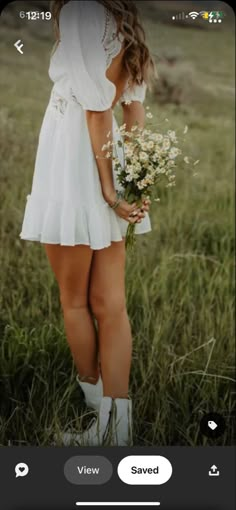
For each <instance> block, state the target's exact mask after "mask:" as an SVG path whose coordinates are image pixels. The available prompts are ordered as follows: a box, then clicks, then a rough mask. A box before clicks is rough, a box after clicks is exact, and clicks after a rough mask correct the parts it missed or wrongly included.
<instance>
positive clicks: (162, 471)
mask: <svg viewBox="0 0 236 510" xmlns="http://www.w3.org/2000/svg"><path fill="white" fill-rule="evenodd" d="M172 471H173V470H172V465H171V463H170V461H169V460H168V459H166V458H165V457H162V456H161V455H130V456H129V457H125V458H124V459H122V460H121V461H120V463H119V465H118V469H117V472H118V476H119V478H120V479H121V480H122V482H124V483H127V484H128V485H162V484H163V483H166V482H168V480H169V479H170V477H171V475H172Z"/></svg>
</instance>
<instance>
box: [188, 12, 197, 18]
mask: <svg viewBox="0 0 236 510" xmlns="http://www.w3.org/2000/svg"><path fill="white" fill-rule="evenodd" d="M198 15H199V12H195V11H192V12H189V16H190V18H192V19H196V18H197V17H198Z"/></svg>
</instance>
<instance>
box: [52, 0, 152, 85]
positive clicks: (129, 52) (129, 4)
mask: <svg viewBox="0 0 236 510" xmlns="http://www.w3.org/2000/svg"><path fill="white" fill-rule="evenodd" d="M68 1H69V0H53V1H51V4H50V7H51V12H52V19H53V25H54V33H55V37H56V46H57V44H58V42H59V40H60V30H59V16H60V11H61V9H62V7H63V5H65V4H66V3H68ZM87 1H89V0H87ZM97 1H98V2H99V3H100V4H102V5H103V6H104V7H105V8H106V9H108V10H109V11H110V12H111V13H112V14H113V15H114V17H115V19H116V22H117V34H118V33H119V32H121V33H122V34H123V36H124V48H125V52H124V57H123V59H124V66H125V68H126V70H127V71H128V73H129V76H131V81H132V82H133V83H137V84H141V83H142V82H143V81H145V82H146V83H147V84H148V86H149V87H150V88H151V87H152V83H153V81H154V80H155V78H156V77H157V73H156V67H155V63H154V60H153V58H152V56H151V54H150V51H149V49H148V47H147V44H146V42H145V32H144V29H143V27H142V25H141V22H140V19H139V14H138V9H137V7H136V5H135V2H134V1H133V0H97Z"/></svg>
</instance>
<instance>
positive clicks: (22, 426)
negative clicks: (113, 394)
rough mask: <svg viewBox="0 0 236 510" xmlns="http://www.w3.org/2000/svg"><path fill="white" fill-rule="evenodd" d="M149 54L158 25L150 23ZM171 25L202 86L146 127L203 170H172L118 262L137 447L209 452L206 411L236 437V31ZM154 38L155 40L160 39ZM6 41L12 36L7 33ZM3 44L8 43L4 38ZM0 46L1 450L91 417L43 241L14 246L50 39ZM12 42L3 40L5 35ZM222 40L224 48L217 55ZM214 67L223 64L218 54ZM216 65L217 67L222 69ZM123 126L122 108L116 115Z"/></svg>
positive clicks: (38, 440) (155, 109)
mask: <svg viewBox="0 0 236 510" xmlns="http://www.w3.org/2000/svg"><path fill="white" fill-rule="evenodd" d="M148 27H149V30H148V34H149V40H150V44H151V45H152V48H153V51H154V52H161V50H162V49H163V50H164V49H165V45H166V41H167V30H166V28H165V26H162V25H160V26H158V30H157V25H156V24H155V30H154V24H152V23H151V21H149V25H148ZM3 31H4V29H3V30H2V32H3ZM196 32H197V31H191V30H188V31H187V32H186V30H185V29H183V28H174V27H173V28H170V27H168V45H169V46H170V47H171V46H172V47H173V46H174V45H175V44H176V42H177V44H178V45H179V47H180V49H181V50H182V51H183V52H184V54H185V56H186V58H187V59H189V61H191V62H192V64H193V65H194V67H195V78H196V81H197V82H198V84H199V83H200V84H201V85H202V86H201V87H198V88H197V89H196V91H195V92H196V93H195V94H193V95H192V101H191V102H190V103H188V104H186V105H180V106H178V107H177V106H175V105H168V104H167V105H165V106H158V104H157V103H156V101H155V98H154V97H152V96H150V95H149V96H148V100H147V103H148V104H149V105H150V107H151V111H152V113H153V114H154V119H155V122H156V123H157V124H158V125H159V126H160V125H161V127H162V125H164V126H165V122H166V121H165V118H168V121H169V125H170V126H171V127H172V128H175V129H176V130H177V131H179V132H180V133H182V131H183V129H184V126H185V125H186V124H187V125H188V126H189V135H188V138H187V142H186V144H185V146H184V150H185V151H186V154H190V155H191V156H193V158H194V159H200V163H199V166H198V167H196V168H198V175H197V176H195V177H193V173H192V172H191V171H190V170H189V167H188V166H186V167H181V168H179V170H178V178H177V186H176V188H175V189H174V190H169V191H167V190H166V189H164V190H161V191H160V196H161V202H160V204H158V205H157V204H155V203H154V204H153V207H152V212H151V215H152V226H153V230H152V232H151V233H150V234H147V235H145V236H140V237H139V238H138V240H137V250H136V253H135V255H132V257H131V256H130V257H128V259H127V273H126V278H127V304H128V311H129V316H130V320H131V325H132V330H133V339H134V352H133V364H132V373H131V396H132V397H133V399H134V442H135V444H139V445H152V444H156V445H171V444H187V445H200V444H201V445H203V444H211V441H210V440H208V439H206V438H204V437H203V436H202V435H201V433H200V431H199V421H200V419H201V417H202V416H203V414H204V413H206V412H208V411H213V410H214V411H217V412H220V413H222V414H224V415H225V417H226V421H227V430H226V432H225V434H224V436H223V438H220V439H219V440H218V442H217V444H230V443H231V441H232V437H233V430H232V421H231V419H230V416H231V414H232V411H233V406H234V401H233V379H234V367H233V366H234V333H233V310H234V308H233V281H234V280H233V260H234V257H233V255H234V224H233V218H234V215H233V212H234V190H233V167H234V153H233V145H234V136H233V126H234V119H233V114H232V109H233V94H232V86H233V55H232V48H233V34H232V33H231V32H230V31H227V32H224V33H222V32H220V35H219V34H218V37H216V35H215V33H212V31H207V32H203V31H201V41H200V48H204V55H206V58H207V62H208V64H207V65H206V61H205V59H203V58H202V57H201V55H200V54H199V45H198V46H197V44H196V41H197V35H196ZM157 33H158V37H157ZM7 34H8V35H7ZM3 35H4V34H3ZM5 36H6V37H5V38H4V37H2V42H1V46H2V48H1V50H3V51H1V55H2V57H1V69H2V72H1V78H0V80H1V81H0V85H1V105H2V106H1V109H0V126H1V139H0V157H1V206H0V228H1V233H0V235H1V245H0V257H1V280H0V286H1V316H0V327H1V344H0V399H1V400H0V405H1V408H0V444H1V445H6V444H15V445H24V444H27V445H49V444H51V443H52V438H53V436H54V434H55V432H57V431H59V430H66V429H67V428H69V427H71V426H74V427H78V426H80V425H81V416H84V418H85V420H86V419H87V418H89V416H88V411H86V409H85V407H84V404H83V400H82V396H81V394H80V392H79V389H78V387H77V384H76V382H75V370H74V367H73V365H72V360H71V356H70V352H69V349H68V346H67V344H66V339H65V333H64V327H63V322H62V314H61V310H60V304H59V296H58V288H57V285H56V283H55V280H54V277H53V275H52V272H51V270H50V268H49V265H48V262H47V260H46V256H45V254H44V251H43V249H42V247H41V246H40V245H39V244H38V243H30V242H23V241H20V239H19V232H20V230H21V223H22V219H23V212H24V206H25V197H26V195H27V194H28V193H29V191H30V186H31V179H32V173H33V165H34V157H35V150H36V146H37V137H38V132H39V128H40V124H41V121H42V116H43V113H44V109H45V106H46V103H47V100H48V95H49V91H50V87H51V84H50V83H49V80H48V79H47V67H48V58H49V57H48V56H49V50H50V43H49V40H48V39H47V38H41V39H36V38H34V37H33V35H32V33H26V32H25V33H24V44H25V54H24V57H21V56H19V54H18V53H17V52H16V50H15V49H14V48H13V47H11V46H10V45H8V46H7V40H8V39H9V40H14V36H18V32H17V31H16V29H11V30H8V32H7V31H6V32H5ZM7 38H8V39H7ZM222 45H223V49H222ZM222 58H223V60H221V61H220V62H221V63H222V66H221V65H218V64H217V63H218V62H219V60H218V59H222ZM217 65H218V67H217ZM117 117H118V119H120V112H117Z"/></svg>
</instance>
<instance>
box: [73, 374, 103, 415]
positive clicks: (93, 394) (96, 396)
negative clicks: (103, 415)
mask: <svg viewBox="0 0 236 510" xmlns="http://www.w3.org/2000/svg"><path fill="white" fill-rule="evenodd" d="M76 380H77V382H78V383H79V385H80V387H81V389H82V391H83V393H84V396H85V402H86V405H87V406H88V407H91V408H92V409H95V410H96V411H99V409H100V405H101V401H102V397H103V384H102V378H101V376H99V379H98V381H97V383H96V384H91V383H88V382H82V381H80V379H79V376H78V375H77V377H76Z"/></svg>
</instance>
